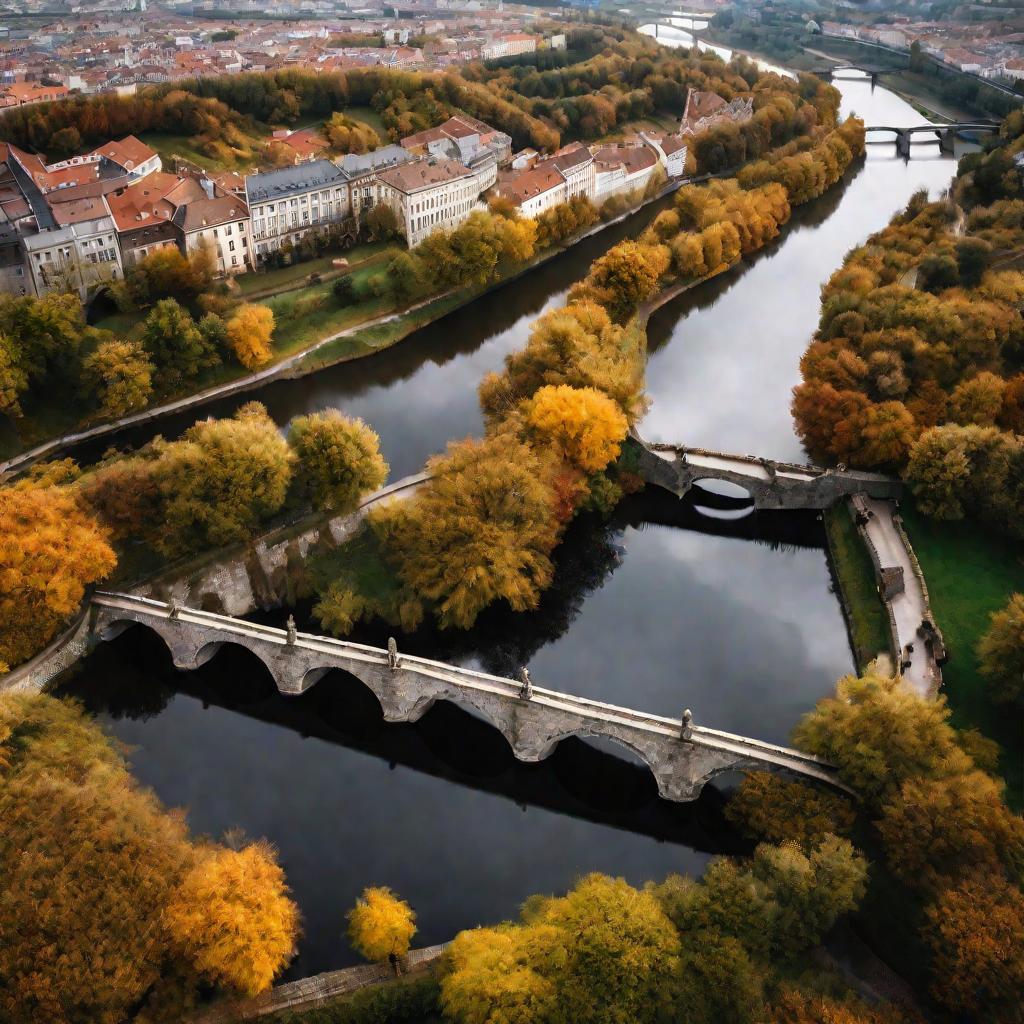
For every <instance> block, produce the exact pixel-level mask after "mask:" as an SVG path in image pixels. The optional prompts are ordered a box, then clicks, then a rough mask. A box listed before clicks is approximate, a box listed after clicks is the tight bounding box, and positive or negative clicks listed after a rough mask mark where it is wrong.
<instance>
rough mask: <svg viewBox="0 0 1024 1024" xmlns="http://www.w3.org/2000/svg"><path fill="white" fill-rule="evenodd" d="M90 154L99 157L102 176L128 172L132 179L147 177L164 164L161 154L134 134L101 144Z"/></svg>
mask: <svg viewBox="0 0 1024 1024" xmlns="http://www.w3.org/2000/svg"><path fill="white" fill-rule="evenodd" d="M90 156H96V157H98V158H99V161H100V171H99V173H100V175H101V176H113V175H119V174H126V175H127V176H128V178H129V179H130V180H131V181H138V180H139V179H140V178H145V177H146V176H147V175H148V174H152V173H153V172H154V171H159V170H160V169H161V167H162V166H163V165H162V164H161V162H160V154H159V153H157V151H156V150H155V149H152V148H151V147H149V146H147V145H146V144H145V143H144V142H143V141H142V140H141V139H137V138H136V137H135V136H134V135H126V136H125V137H124V138H123V139H121V141H120V142H108V143H106V144H105V145H103V146H99V147H98V148H97V149H94V150H93V152H92V153H91V154H90Z"/></svg>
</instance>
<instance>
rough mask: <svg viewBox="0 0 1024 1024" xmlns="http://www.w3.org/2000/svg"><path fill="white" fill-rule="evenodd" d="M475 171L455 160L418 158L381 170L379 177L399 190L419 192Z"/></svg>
mask: <svg viewBox="0 0 1024 1024" xmlns="http://www.w3.org/2000/svg"><path fill="white" fill-rule="evenodd" d="M472 173H473V172H472V171H470V170H469V168H468V167H464V166H463V165H462V164H460V163H457V162H456V161H455V160H417V161H416V162H415V163H408V164H403V165H402V166H400V167H391V168H389V169H388V170H386V171H381V172H380V174H378V175H377V177H378V178H379V179H380V180H381V181H383V182H384V183H385V184H387V185H390V186H391V187H392V188H396V189H398V191H399V192H407V193H408V192H418V191H419V190H420V189H424V188H430V187H431V186H433V185H443V184H445V183H446V182H449V181H457V180H458V179H459V178H464V177H466V176H467V175H470V174H472Z"/></svg>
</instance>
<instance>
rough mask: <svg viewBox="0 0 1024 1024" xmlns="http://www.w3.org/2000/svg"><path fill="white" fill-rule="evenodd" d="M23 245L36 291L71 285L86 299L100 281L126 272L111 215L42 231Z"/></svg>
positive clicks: (115, 277)
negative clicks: (122, 264)
mask: <svg viewBox="0 0 1024 1024" xmlns="http://www.w3.org/2000/svg"><path fill="white" fill-rule="evenodd" d="M24 246H25V254H26V262H27V263H28V268H29V272H30V273H31V275H32V282H33V285H34V287H35V291H36V294H37V295H44V294H46V293H47V292H50V291H57V290H65V289H68V288H71V289H74V290H75V291H77V292H78V295H79V297H80V298H81V299H82V301H83V302H84V301H86V299H87V298H88V297H89V295H90V293H91V292H92V291H94V290H95V288H96V287H97V286H98V285H100V284H103V283H104V282H107V281H117V280H118V279H119V278H121V277H122V276H123V274H124V270H123V268H122V266H121V256H120V252H119V250H118V245H117V229H116V228H115V226H114V221H113V219H112V218H110V217H98V218H97V219H96V220H86V221H79V222H78V223H76V224H69V225H68V226H67V227H63V228H57V229H56V230H53V231H40V232H39V233H38V234H36V235H30V236H28V237H27V238H25V239H24Z"/></svg>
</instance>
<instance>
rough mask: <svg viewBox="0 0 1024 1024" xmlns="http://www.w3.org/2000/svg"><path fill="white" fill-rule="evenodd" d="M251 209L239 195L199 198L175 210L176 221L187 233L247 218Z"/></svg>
mask: <svg viewBox="0 0 1024 1024" xmlns="http://www.w3.org/2000/svg"><path fill="white" fill-rule="evenodd" d="M248 217H249V210H248V209H247V208H246V205H245V203H244V202H243V201H242V200H241V199H239V198H238V196H218V197H217V198H216V199H197V200H195V201H194V202H191V203H189V204H188V205H187V206H179V207H178V209H177V210H175V211H174V223H175V224H176V225H177V226H178V227H179V228H181V230H182V231H184V232H185V234H186V235H187V234H189V233H190V232H192V231H202V230H203V228H215V227H217V226H218V225H219V224H232V223H234V222H235V221H239V220H247V219H248Z"/></svg>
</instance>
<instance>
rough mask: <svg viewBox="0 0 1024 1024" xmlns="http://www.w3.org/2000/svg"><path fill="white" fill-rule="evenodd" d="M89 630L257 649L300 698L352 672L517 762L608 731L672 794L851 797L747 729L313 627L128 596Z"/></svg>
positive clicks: (390, 702) (176, 650) (181, 658)
mask: <svg viewBox="0 0 1024 1024" xmlns="http://www.w3.org/2000/svg"><path fill="white" fill-rule="evenodd" d="M90 615H91V621H90V626H89V629H90V635H91V638H92V640H93V641H96V640H109V639H112V638H113V637H115V636H117V635H118V634H119V633H121V632H122V631H123V630H125V629H127V628H129V627H131V626H133V625H136V624H140V625H143V626H146V627H148V628H149V629H151V630H153V631H154V632H155V633H157V634H158V635H159V636H160V637H161V638H162V639H163V641H164V643H165V644H166V645H167V647H168V649H169V650H170V652H171V657H172V659H173V661H174V664H175V666H176V667H177V668H179V669H195V668H198V667H199V666H201V665H203V664H204V663H206V662H207V661H209V660H210V658H212V657H213V656H214V654H216V652H217V650H218V649H219V648H220V647H221V646H222V645H223V644H237V645H239V646H241V647H244V648H246V649H247V650H249V651H251V652H252V653H253V654H255V655H256V657H257V658H259V659H260V661H262V662H263V664H264V665H265V666H266V667H267V670H268V671H269V672H270V674H271V676H272V677H273V679H274V682H275V684H276V685H277V688H278V690H280V692H281V693H283V694H293V695H297V694H302V693H304V692H305V691H306V690H308V689H309V688H310V687H311V686H313V685H315V684H316V682H317V681H318V680H319V679H321V678H322V677H323V676H324V675H325V674H326V673H327V672H329V671H331V670H332V669H341V670H343V671H345V672H348V673H349V674H350V675H353V676H355V677H356V678H357V679H358V680H360V681H361V682H362V683H363V684H364V685H365V686H366V687H368V688H369V689H370V691H371V692H372V693H373V694H374V696H375V697H376V698H377V700H378V701H379V703H380V706H381V709H382V710H383V713H384V719H385V720H386V721H388V722H415V721H416V720H417V719H419V718H421V717H422V716H423V715H424V714H425V713H426V712H427V711H428V710H429V709H430V708H431V707H432V706H433V705H434V704H435V703H436V702H437V701H445V700H446V701H451V702H452V703H455V704H458V705H460V706H462V707H464V708H468V709H470V710H472V711H475V712H476V713H477V714H479V715H481V716H482V717H483V718H484V719H486V720H487V721H488V722H490V724H491V725H493V726H494V727H495V728H496V729H497V730H498V731H499V732H500V733H501V734H502V735H503V736H504V737H505V739H506V740H507V741H508V743H509V745H510V747H511V748H512V751H513V753H514V754H515V756H516V757H517V758H518V759H519V760H520V761H540V760H543V759H544V758H545V757H547V756H548V755H549V754H550V753H551V752H552V751H553V750H554V748H555V746H556V745H557V744H558V743H559V742H560V741H561V740H563V739H567V738H569V737H570V736H577V737H581V738H586V737H601V738H604V739H608V740H612V741H614V742H616V743H618V744H620V745H622V746H624V747H626V748H627V749H628V750H631V751H633V752H634V753H635V754H636V755H637V756H639V757H640V758H641V759H642V760H643V761H644V763H645V764H647V766H648V767H649V768H650V770H651V772H652V774H653V775H654V778H655V780H656V782H657V785H658V792H659V793H660V795H661V796H662V797H663V798H664V799H666V800H674V801H687V800H694V799H696V798H697V796H698V795H699V794H700V791H701V789H702V788H703V787H704V785H705V783H707V782H709V781H710V780H711V779H713V778H714V777H715V776H716V775H720V774H722V773H724V772H729V771H734V770H747V769H757V768H761V769H765V768H768V769H775V770H781V771H786V772H790V773H793V774H795V775H798V776H802V777H803V778H807V779H811V780H814V781H816V782H819V783H824V784H826V785H829V786H832V787H834V788H836V789H840V790H843V791H844V792H850V790H849V789H847V788H846V787H845V786H844V785H843V783H841V782H840V781H839V778H838V775H837V772H836V769H835V768H834V767H833V766H832V765H830V764H828V763H827V762H826V761H823V760H821V759H820V758H817V757H814V756H812V755H810V754H804V753H801V752H800V751H798V750H791V749H789V748H787V747H782V746H777V745H775V744H771V743H763V742H761V741H760V740H755V739H750V738H748V737H745V736H736V735H733V734H731V733H726V732H720V731H718V730H716V729H708V728H705V727H703V726H697V725H694V724H693V723H692V720H691V716H690V715H689V713H688V712H685V713H684V715H683V718H682V719H672V718H664V717H661V716H658V715H650V714H646V713H644V712H639V711H632V710H629V709H627V708H621V707H616V706H614V705H611V704H604V703H601V702H599V701H594V700H589V699H587V698H584V697H576V696H573V695H571V694H567V693H560V692H558V691H556V690H548V689H544V688H542V687H540V686H534V685H533V684H532V682H531V681H530V679H529V675H528V674H527V673H526V672H525V671H524V674H523V679H522V680H513V679H506V678H503V677H501V676H492V675H488V674H486V673H483V672H475V671H472V670H470V669H466V668H460V667H458V666H455V665H447V664H444V663H443V662H438V661H431V660H429V659H426V658H418V657H413V656H411V655H406V654H399V653H398V652H397V650H396V649H395V648H394V647H393V646H391V647H390V649H389V650H384V649H381V648H377V647H367V646H364V645H362V644H354V643H349V642H348V641H344V640H335V639H332V638H328V637H322V636H316V635H313V634H309V633H299V632H297V631H296V630H295V629H294V627H293V626H291V625H289V628H287V629H277V628H275V627H272V626H263V625H259V624H257V623H252V622H247V621H245V620H243V619H233V618H230V617H228V616H226V615H216V614H214V613H212V612H204V611H200V610H199V609H195V608H186V607H181V606H179V605H175V604H166V603H165V602H163V601H154V600H152V599H150V598H145V597H136V596H133V595H130V594H116V593H107V592H99V593H96V594H95V595H94V596H93V598H92V606H91V609H90Z"/></svg>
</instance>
